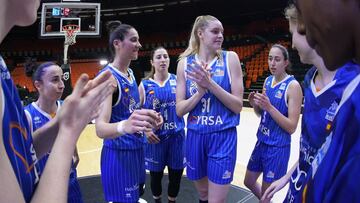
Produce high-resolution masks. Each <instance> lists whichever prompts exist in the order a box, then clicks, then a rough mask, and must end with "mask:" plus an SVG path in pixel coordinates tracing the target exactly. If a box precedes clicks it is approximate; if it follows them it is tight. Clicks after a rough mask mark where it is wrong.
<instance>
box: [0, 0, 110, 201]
mask: <svg viewBox="0 0 360 203" xmlns="http://www.w3.org/2000/svg"><path fill="white" fill-rule="evenodd" d="M0 4H1V9H0V16H2V17H1V18H0V27H1V29H0V42H2V40H3V39H4V38H5V36H6V35H7V33H8V32H9V31H10V30H11V28H12V27H13V26H15V25H19V26H26V25H30V24H32V23H34V22H35V20H36V16H37V14H36V11H37V8H38V7H39V4H40V1H38V0H31V1H26V2H24V1H19V0H0ZM0 77H1V78H0V80H1V82H0V129H1V131H0V154H1V156H0V179H1V182H0V186H1V190H0V201H1V202H66V201H67V192H68V183H69V178H68V177H69V175H70V167H71V160H72V156H73V154H74V150H75V144H76V141H77V139H78V137H79V135H80V133H81V131H82V129H83V128H84V127H85V126H86V124H87V123H88V122H89V121H90V120H92V119H93V118H94V117H96V116H97V110H98V106H99V104H100V103H101V102H102V100H103V98H104V97H106V96H107V95H108V94H110V93H111V92H112V90H113V85H112V81H111V80H109V77H110V73H105V74H103V75H102V77H99V78H97V79H96V80H94V81H89V79H88V76H86V75H82V76H81V77H80V79H79V80H78V82H77V85H76V87H75V88H74V92H73V93H72V94H71V95H70V96H69V97H68V98H67V99H66V100H65V101H64V104H63V107H62V108H61V110H60V112H59V113H58V114H57V116H56V117H55V118H54V119H52V120H51V121H50V122H48V123H47V124H46V125H45V126H43V127H42V128H40V129H38V130H37V131H36V132H35V133H34V134H33V136H31V135H32V132H31V129H30V127H29V124H28V122H27V119H26V116H25V112H24V110H23V107H22V105H21V102H20V98H19V95H18V93H17V90H16V88H15V86H14V83H13V81H12V80H11V77H10V73H9V71H8V69H7V67H6V65H5V62H4V60H3V59H2V58H1V57H0ZM32 137H33V138H34V139H33V138H32ZM51 146H52V149H51V154H50V156H49V159H48V162H47V164H46V166H45V169H44V171H43V173H42V175H41V177H39V175H38V173H37V170H36V167H34V164H35V163H36V161H37V157H38V158H41V157H42V156H43V155H44V154H45V153H46V152H48V151H49V150H50V147H51ZM49 188H51V189H49Z"/></svg>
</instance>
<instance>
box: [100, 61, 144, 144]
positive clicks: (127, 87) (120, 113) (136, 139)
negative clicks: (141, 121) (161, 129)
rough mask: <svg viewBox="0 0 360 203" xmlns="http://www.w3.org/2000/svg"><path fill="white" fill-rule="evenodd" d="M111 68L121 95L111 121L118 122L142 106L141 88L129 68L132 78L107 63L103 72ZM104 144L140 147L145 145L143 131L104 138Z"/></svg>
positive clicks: (113, 108) (113, 110) (112, 112)
mask: <svg viewBox="0 0 360 203" xmlns="http://www.w3.org/2000/svg"><path fill="white" fill-rule="evenodd" d="M105 70H110V71H111V73H112V75H113V76H114V78H115V79H116V80H117V83H118V89H119V97H118V98H117V100H116V101H117V102H116V103H115V105H114V106H113V107H112V111H111V118H110V123H116V122H119V121H122V120H126V119H128V118H129V117H130V115H131V114H132V112H134V110H136V109H139V108H140V97H139V90H138V87H137V84H136V80H135V77H134V74H133V72H132V70H131V69H128V73H129V74H130V77H131V80H130V79H128V78H127V76H125V75H123V74H122V73H121V72H120V71H119V70H117V69H116V68H114V67H112V66H111V65H110V64H109V65H107V66H106V67H105V68H104V69H102V70H101V72H103V71H105ZM104 145H105V146H107V147H110V148H115V149H116V148H117V149H139V148H142V147H143V145H144V138H143V133H142V132H138V133H135V134H126V135H122V136H120V137H117V138H115V139H104Z"/></svg>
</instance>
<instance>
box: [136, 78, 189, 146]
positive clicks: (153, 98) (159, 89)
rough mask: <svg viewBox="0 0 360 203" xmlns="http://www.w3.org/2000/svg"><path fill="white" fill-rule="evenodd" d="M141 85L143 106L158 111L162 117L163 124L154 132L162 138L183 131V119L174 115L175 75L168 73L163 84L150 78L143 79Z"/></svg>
mask: <svg viewBox="0 0 360 203" xmlns="http://www.w3.org/2000/svg"><path fill="white" fill-rule="evenodd" d="M141 85H142V86H143V88H144V92H143V93H142V94H144V104H143V107H144V108H146V109H153V110H155V111H157V112H160V113H161V115H162V116H163V118H164V124H163V125H162V127H161V129H159V130H157V131H156V132H155V134H156V135H157V136H159V138H160V139H161V140H164V139H166V137H167V136H169V135H175V134H179V133H180V132H181V131H184V126H185V123H184V119H183V118H182V117H178V116H177V115H176V76H175V75H174V74H169V77H168V79H167V80H166V81H165V82H164V84H163V85H160V84H159V83H157V82H156V81H155V80H153V79H151V78H150V79H148V80H143V81H142V82H141ZM179 135H180V134H179Z"/></svg>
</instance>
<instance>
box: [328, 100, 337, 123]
mask: <svg viewBox="0 0 360 203" xmlns="http://www.w3.org/2000/svg"><path fill="white" fill-rule="evenodd" d="M338 106H339V104H338V103H337V102H336V101H334V102H333V103H332V104H331V106H330V107H329V108H328V110H327V111H326V115H325V119H326V120H328V121H331V122H332V121H333V120H334V117H335V112H336V109H337V108H338Z"/></svg>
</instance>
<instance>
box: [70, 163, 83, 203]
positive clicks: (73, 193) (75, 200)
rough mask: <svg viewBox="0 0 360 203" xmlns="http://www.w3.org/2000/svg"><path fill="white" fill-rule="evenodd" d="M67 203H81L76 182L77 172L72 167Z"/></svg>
mask: <svg viewBox="0 0 360 203" xmlns="http://www.w3.org/2000/svg"><path fill="white" fill-rule="evenodd" d="M68 203H83V200H82V195H81V190H80V184H79V181H78V180H77V172H76V169H75V168H74V167H72V168H71V173H70V180H69V189H68Z"/></svg>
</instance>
